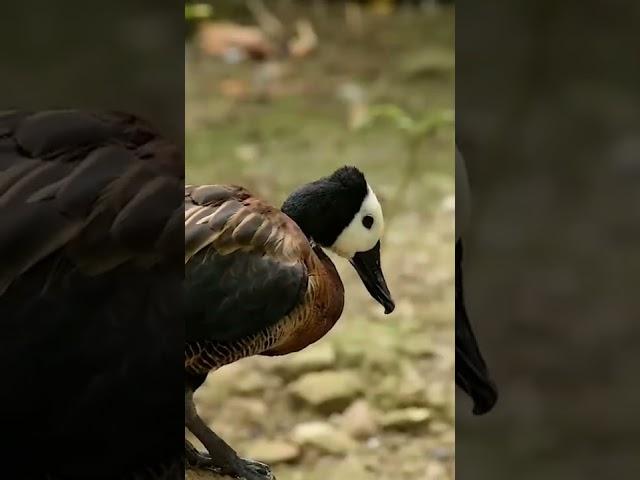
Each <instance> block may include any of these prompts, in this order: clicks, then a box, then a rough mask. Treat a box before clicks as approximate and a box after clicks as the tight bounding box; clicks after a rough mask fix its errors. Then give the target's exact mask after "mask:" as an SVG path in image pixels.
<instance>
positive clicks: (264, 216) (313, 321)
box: [185, 185, 344, 375]
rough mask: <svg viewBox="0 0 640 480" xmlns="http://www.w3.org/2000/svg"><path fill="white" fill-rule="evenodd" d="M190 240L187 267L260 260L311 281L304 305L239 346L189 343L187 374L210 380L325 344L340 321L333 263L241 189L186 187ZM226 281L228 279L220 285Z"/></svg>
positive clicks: (286, 219)
mask: <svg viewBox="0 0 640 480" xmlns="http://www.w3.org/2000/svg"><path fill="white" fill-rule="evenodd" d="M185 238H186V242H185V263H187V264H188V262H190V261H202V262H206V261H207V259H208V258H211V255H212V254H215V255H217V256H219V257H224V256H226V255H230V254H232V253H237V252H240V253H244V254H246V255H250V254H256V253H257V254H259V255H261V256H262V257H268V258H270V259H272V260H275V261H277V262H278V263H279V264H282V265H298V266H300V267H303V268H304V275H305V276H306V278H305V288H304V291H303V292H302V294H301V295H300V298H299V301H297V302H296V305H295V306H294V307H293V309H292V310H291V311H290V312H288V313H287V314H286V315H283V316H282V317H281V318H278V319H276V321H275V322H271V323H269V324H266V325H264V328H258V329H257V330H256V331H254V332H251V333H250V334H248V335H245V336H242V337H241V338H236V339H233V340H225V341H221V340H219V339H208V338H198V339H195V340H191V341H188V342H187V347H186V357H185V368H186V370H187V372H188V373H191V374H195V375H204V374H206V373H208V372H209V371H211V370H215V369H217V368H219V367H221V366H223V365H225V364H228V363H231V362H234V361H236V360H239V359H241V358H244V357H248V356H252V355H270V356H271V355H284V354H287V353H291V352H295V351H298V350H301V349H303V348H305V347H306V346H308V345H310V344H312V343H314V342H315V341H317V340H319V339H320V338H322V337H323V336H324V335H325V334H326V333H327V332H328V331H329V330H330V329H331V328H332V327H333V326H334V324H335V323H336V321H337V320H338V319H339V318H340V315H341V314H342V310H343V306H344V287H343V285H342V281H341V280H340V277H339V275H338V272H337V270H336V268H335V266H334V265H333V263H332V261H331V260H330V259H329V257H328V256H327V255H326V254H325V253H324V252H323V251H322V249H321V248H320V247H319V246H315V245H311V244H310V242H309V240H308V239H307V237H306V236H305V235H304V233H302V231H301V230H300V228H299V227H298V226H297V225H296V224H295V222H294V221H293V220H291V219H290V218H289V217H288V216H286V215H285V214H284V213H282V212H281V211H280V210H278V209H276V208H274V207H272V206H270V205H268V204H266V203H264V202H262V201H261V200H259V199H257V198H255V197H253V196H252V195H251V194H250V193H249V192H248V191H246V190H245V189H243V188H242V187H236V186H227V185H210V186H201V187H192V186H188V187H186V189H185ZM199 253H200V254H201V256H200V257H199V258H198V259H196V258H195V257H196V255H197V254H199ZM244 273H246V274H247V275H250V274H251V272H244ZM225 280H228V278H227V279H225V278H224V272H223V275H222V278H216V280H215V281H220V282H224V281H225ZM239 281H242V280H239ZM247 320H248V319H247ZM252 320H254V321H255V319H252Z"/></svg>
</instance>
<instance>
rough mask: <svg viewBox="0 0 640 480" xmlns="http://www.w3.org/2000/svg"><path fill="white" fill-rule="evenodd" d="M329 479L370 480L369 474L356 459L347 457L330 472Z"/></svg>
mask: <svg viewBox="0 0 640 480" xmlns="http://www.w3.org/2000/svg"><path fill="white" fill-rule="evenodd" d="M329 478H335V479H340V480H342V479H345V480H367V479H370V478H371V472H368V471H367V468H366V467H365V465H364V464H363V463H362V461H361V460H359V459H358V458H357V457H349V458H345V459H344V460H342V461H341V462H340V463H338V464H337V465H336V466H335V468H334V469H332V471H331V475H329Z"/></svg>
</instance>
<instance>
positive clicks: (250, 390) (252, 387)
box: [232, 370, 273, 395]
mask: <svg viewBox="0 0 640 480" xmlns="http://www.w3.org/2000/svg"><path fill="white" fill-rule="evenodd" d="M271 383H273V382H270V379H269V378H268V375H267V374H266V373H264V372H258V371H256V370H250V371H247V372H243V373H242V375H240V376H238V377H237V378H236V383H234V385H233V386H232V389H233V391H234V392H237V393H242V394H246V395H252V394H254V393H260V392H263V391H264V390H266V389H267V388H268V387H269V386H270V384H271Z"/></svg>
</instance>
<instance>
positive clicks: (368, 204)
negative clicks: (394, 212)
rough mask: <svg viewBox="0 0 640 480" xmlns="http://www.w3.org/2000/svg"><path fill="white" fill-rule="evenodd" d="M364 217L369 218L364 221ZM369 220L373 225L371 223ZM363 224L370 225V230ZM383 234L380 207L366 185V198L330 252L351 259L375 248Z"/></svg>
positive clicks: (374, 195) (382, 219)
mask: <svg viewBox="0 0 640 480" xmlns="http://www.w3.org/2000/svg"><path fill="white" fill-rule="evenodd" d="M365 217H371V218H370V219H367V220H366V221H365ZM371 219H372V220H373V223H371ZM365 224H370V228H367V227H366V226H365ZM383 232H384V218H383V216H382V207H381V206H380V202H379V201H378V198H377V197H376V194H375V193H373V190H371V187H370V186H369V185H367V196H366V197H365V198H364V200H363V202H362V205H361V206H360V210H359V211H358V213H356V215H355V217H353V219H352V220H351V223H349V225H347V227H346V228H345V229H344V230H343V231H342V233H341V234H340V235H339V236H338V239H337V240H336V241H335V243H334V244H333V245H332V246H331V250H332V251H334V252H335V253H337V254H338V255H340V256H342V257H345V258H352V257H353V256H354V255H355V254H356V253H357V252H366V251H367V250H371V249H372V248H373V247H375V245H376V243H378V240H380V238H381V237H382V233H383Z"/></svg>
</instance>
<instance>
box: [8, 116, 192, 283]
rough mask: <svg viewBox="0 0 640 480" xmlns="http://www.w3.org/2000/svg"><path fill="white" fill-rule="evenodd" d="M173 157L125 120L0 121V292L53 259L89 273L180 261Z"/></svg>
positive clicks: (179, 203) (153, 136)
mask: <svg viewBox="0 0 640 480" xmlns="http://www.w3.org/2000/svg"><path fill="white" fill-rule="evenodd" d="M180 155H181V154H180V152H179V150H178V149H177V147H176V146H174V145H173V144H172V143H171V142H170V141H168V140H166V139H164V138H162V137H161V136H160V135H159V134H158V133H156V132H154V131H153V129H152V128H151V127H150V126H149V125H147V124H146V123H144V122H142V120H140V119H138V118H136V117H135V116H131V115H127V114H119V113H108V112H107V113H93V112H83V111H75V110H62V111H45V112H36V113H30V112H11V113H9V114H0V220H1V221H0V258H1V259H2V261H0V295H2V294H3V293H4V292H5V291H6V290H7V289H8V288H9V286H10V285H11V284H12V283H13V282H15V280H16V279H17V278H18V277H20V276H21V275H22V274H24V273H25V272H27V271H28V270H30V269H32V268H34V267H35V266H36V265H38V264H39V263H41V262H42V261H43V260H44V259H46V258H47V257H50V256H51V255H60V256H62V257H64V258H66V259H67V260H69V261H70V262H71V263H72V264H75V265H76V266H77V267H78V268H80V269H83V270H86V273H88V274H95V273H99V272H104V271H106V270H109V269H111V268H114V267H115V266H117V265H121V264H122V263H125V262H131V263H134V264H145V265H149V264H152V263H154V262H155V263H157V262H161V261H164V260H166V259H168V258H169V256H170V255H174V256H175V255H179V252H180V250H179V248H182V241H181V240H182V229H183V226H182V225H181V224H179V223H178V221H176V217H178V218H180V217H181V216H182V214H183V197H182V191H183V185H184V182H183V178H184V174H183V173H179V174H178V173H176V172H182V168H183V167H182V166H183V162H182V160H181V158H180ZM158 237H161V238H162V241H161V242H160V240H158ZM178 258H179V257H178ZM44 275H48V273H47V272H43V276H44Z"/></svg>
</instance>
